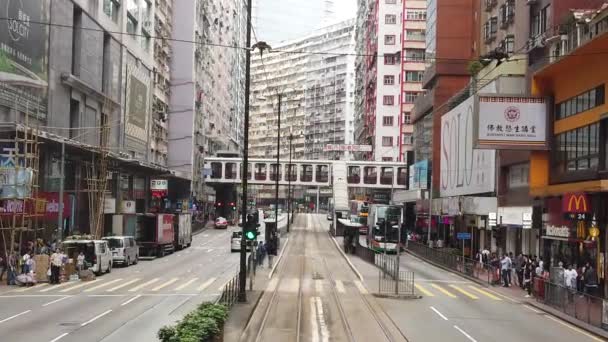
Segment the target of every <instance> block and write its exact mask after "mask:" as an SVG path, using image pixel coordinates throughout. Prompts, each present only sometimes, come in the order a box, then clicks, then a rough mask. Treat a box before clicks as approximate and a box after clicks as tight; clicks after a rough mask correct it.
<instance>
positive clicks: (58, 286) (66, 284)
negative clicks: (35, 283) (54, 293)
mask: <svg viewBox="0 0 608 342" xmlns="http://www.w3.org/2000/svg"><path fill="white" fill-rule="evenodd" d="M72 284H74V283H71V282H66V283H63V284H57V285H53V286H49V287H47V288H46V289H44V290H40V291H39V292H49V291H51V290H55V289H58V288H60V287H64V286H68V285H72Z"/></svg>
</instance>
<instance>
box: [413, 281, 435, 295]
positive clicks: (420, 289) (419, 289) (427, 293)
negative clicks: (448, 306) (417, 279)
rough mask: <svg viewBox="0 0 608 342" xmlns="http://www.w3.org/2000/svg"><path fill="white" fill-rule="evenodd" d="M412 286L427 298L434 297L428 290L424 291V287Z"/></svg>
mask: <svg viewBox="0 0 608 342" xmlns="http://www.w3.org/2000/svg"><path fill="white" fill-rule="evenodd" d="M414 286H415V287H416V289H417V290H418V291H420V292H422V293H423V294H424V295H426V296H429V297H435V295H434V294H433V293H431V292H430V291H429V290H427V289H425V288H424V287H422V286H420V285H418V284H414Z"/></svg>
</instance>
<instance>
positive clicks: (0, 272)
mask: <svg viewBox="0 0 608 342" xmlns="http://www.w3.org/2000/svg"><path fill="white" fill-rule="evenodd" d="M6 264H7V263H6V260H4V258H3V257H1V256H0V282H2V278H3V277H4V272H6Z"/></svg>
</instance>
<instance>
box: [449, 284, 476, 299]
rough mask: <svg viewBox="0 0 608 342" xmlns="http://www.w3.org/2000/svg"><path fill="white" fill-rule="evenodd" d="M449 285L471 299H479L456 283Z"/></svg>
mask: <svg viewBox="0 0 608 342" xmlns="http://www.w3.org/2000/svg"><path fill="white" fill-rule="evenodd" d="M450 287H451V288H453V289H454V290H456V291H458V292H460V293H462V294H463V295H465V296H467V297H469V298H471V299H479V297H477V296H476V295H474V294H472V293H471V292H469V291H466V290H465V289H462V288H460V287H458V286H456V285H453V284H450Z"/></svg>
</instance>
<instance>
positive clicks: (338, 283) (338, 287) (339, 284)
mask: <svg viewBox="0 0 608 342" xmlns="http://www.w3.org/2000/svg"><path fill="white" fill-rule="evenodd" d="M336 290H338V292H340V293H345V292H346V290H344V284H343V283H342V280H336Z"/></svg>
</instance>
